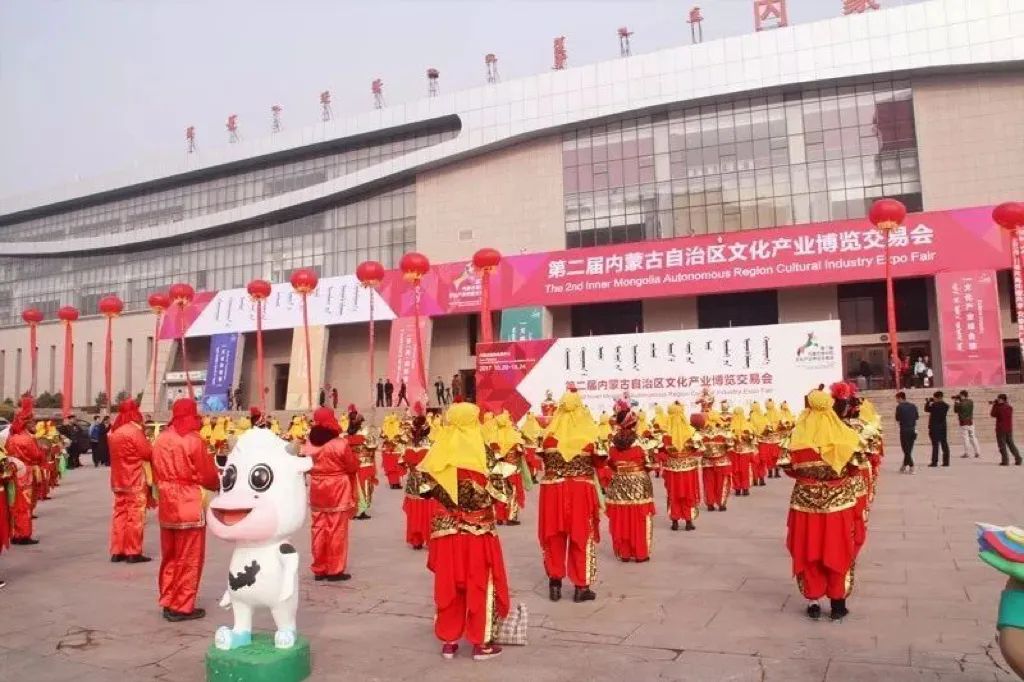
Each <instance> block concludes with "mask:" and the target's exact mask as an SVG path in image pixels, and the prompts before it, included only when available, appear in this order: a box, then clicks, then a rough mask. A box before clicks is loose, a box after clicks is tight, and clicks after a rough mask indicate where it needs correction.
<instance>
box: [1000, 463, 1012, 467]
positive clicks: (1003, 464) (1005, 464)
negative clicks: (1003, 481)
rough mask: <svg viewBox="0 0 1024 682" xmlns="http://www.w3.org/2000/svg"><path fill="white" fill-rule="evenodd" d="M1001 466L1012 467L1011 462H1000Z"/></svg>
mask: <svg viewBox="0 0 1024 682" xmlns="http://www.w3.org/2000/svg"><path fill="white" fill-rule="evenodd" d="M999 466H1001V467H1008V466H1010V463H1009V462H1000V463H999Z"/></svg>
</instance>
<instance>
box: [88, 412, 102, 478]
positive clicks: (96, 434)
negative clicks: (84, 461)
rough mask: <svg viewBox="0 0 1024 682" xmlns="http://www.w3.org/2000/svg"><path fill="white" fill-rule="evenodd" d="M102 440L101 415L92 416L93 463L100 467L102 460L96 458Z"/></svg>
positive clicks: (90, 432) (90, 433) (90, 439)
mask: <svg viewBox="0 0 1024 682" xmlns="http://www.w3.org/2000/svg"><path fill="white" fill-rule="evenodd" d="M99 442H100V416H99V415H96V416H95V417H93V418H92V426H90V427H89V450H90V451H91V452H92V465H93V466H94V467H98V466H99V465H100V462H99V460H98V459H96V450H97V449H98V447H99Z"/></svg>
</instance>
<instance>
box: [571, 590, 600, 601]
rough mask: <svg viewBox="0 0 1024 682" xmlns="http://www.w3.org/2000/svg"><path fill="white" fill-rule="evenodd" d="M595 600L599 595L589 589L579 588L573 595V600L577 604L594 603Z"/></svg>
mask: <svg viewBox="0 0 1024 682" xmlns="http://www.w3.org/2000/svg"><path fill="white" fill-rule="evenodd" d="M595 599H597V595H596V594H594V591H593V590H592V589H590V588H589V587H577V588H576V591H575V592H573V595H572V600H573V601H574V602H576V603H577V604H580V603H582V602H585V601H594V600H595Z"/></svg>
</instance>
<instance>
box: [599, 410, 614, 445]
mask: <svg viewBox="0 0 1024 682" xmlns="http://www.w3.org/2000/svg"><path fill="white" fill-rule="evenodd" d="M611 436H612V422H611V418H610V417H609V416H608V413H607V412H602V413H601V420H600V421H599V422H598V423H597V437H598V438H599V439H600V440H608V439H609V438H611Z"/></svg>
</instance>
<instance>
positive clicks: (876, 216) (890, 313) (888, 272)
mask: <svg viewBox="0 0 1024 682" xmlns="http://www.w3.org/2000/svg"><path fill="white" fill-rule="evenodd" d="M906 217H907V207H906V206H904V205H903V204H902V203H900V202H899V201H896V200H895V199H879V200H878V201H876V202H875V203H874V204H872V206H871V210H870V211H869V212H868V219H869V220H871V223H872V224H873V225H874V226H875V227H876V228H877V229H878V231H879V232H881V233H882V238H883V240H884V242H885V243H884V246H885V305H886V323H887V326H888V329H889V353H890V355H891V358H892V360H891V361H892V365H893V381H894V382H895V384H896V388H897V390H898V389H899V388H900V386H901V383H902V382H901V381H900V357H899V340H898V339H897V336H896V333H897V332H896V295H895V293H894V289H893V284H892V260H891V258H890V257H889V253H890V249H889V234H890V232H891V231H892V230H894V229H896V228H897V227H899V226H900V225H901V224H902V223H903V219H904V218H906Z"/></svg>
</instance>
